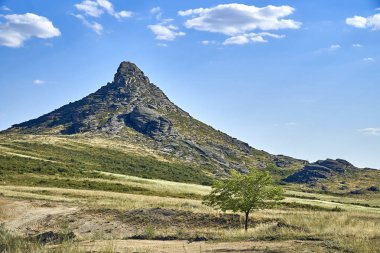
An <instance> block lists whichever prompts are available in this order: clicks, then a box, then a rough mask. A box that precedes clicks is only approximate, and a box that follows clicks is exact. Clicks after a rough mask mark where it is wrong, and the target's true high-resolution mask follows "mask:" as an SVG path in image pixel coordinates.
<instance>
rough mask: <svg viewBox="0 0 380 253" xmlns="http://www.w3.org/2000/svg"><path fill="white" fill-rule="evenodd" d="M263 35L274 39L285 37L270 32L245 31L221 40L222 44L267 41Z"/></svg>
mask: <svg viewBox="0 0 380 253" xmlns="http://www.w3.org/2000/svg"><path fill="white" fill-rule="evenodd" d="M265 37H272V38H276V39H281V38H285V35H278V34H272V33H247V34H240V35H236V36H232V37H230V38H228V39H226V40H225V41H224V42H223V45H244V44H248V43H267V42H268V41H267V40H266V39H265Z"/></svg>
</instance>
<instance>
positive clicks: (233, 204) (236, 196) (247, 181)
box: [203, 169, 284, 230]
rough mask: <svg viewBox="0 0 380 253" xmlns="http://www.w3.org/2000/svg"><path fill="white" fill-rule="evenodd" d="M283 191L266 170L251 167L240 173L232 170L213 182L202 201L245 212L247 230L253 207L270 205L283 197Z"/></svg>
mask: <svg viewBox="0 0 380 253" xmlns="http://www.w3.org/2000/svg"><path fill="white" fill-rule="evenodd" d="M283 193H284V191H283V189H282V188H280V187H278V186H274V183H273V180H272V177H271V176H270V174H269V173H268V172H264V171H260V170H256V169H252V170H251V171H250V172H249V173H248V174H247V175H242V174H239V173H237V172H235V171H232V173H231V177H230V178H227V179H224V180H222V181H216V182H215V184H214V185H213V186H212V191H211V193H210V194H209V195H207V196H206V197H205V198H204V202H203V203H204V204H206V205H208V206H211V207H214V208H216V209H220V210H222V211H228V210H231V211H233V212H243V213H245V218H246V222H245V229H246V230H247V228H248V216H249V213H250V212H251V211H252V210H254V209H260V208H270V207H272V206H273V204H274V203H275V202H276V201H278V200H281V199H283V198H284V197H283Z"/></svg>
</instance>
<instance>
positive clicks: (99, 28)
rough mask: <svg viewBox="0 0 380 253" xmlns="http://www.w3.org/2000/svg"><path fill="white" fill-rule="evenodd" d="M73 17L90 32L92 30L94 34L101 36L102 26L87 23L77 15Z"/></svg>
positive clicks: (95, 23)
mask: <svg viewBox="0 0 380 253" xmlns="http://www.w3.org/2000/svg"><path fill="white" fill-rule="evenodd" d="M74 17H76V18H77V19H79V20H80V21H82V23H83V24H84V25H85V26H87V27H88V28H90V29H91V30H93V31H94V32H96V33H97V34H98V35H101V34H102V32H103V26H102V25H101V24H99V23H97V22H90V21H88V20H87V19H86V18H85V17H83V16H82V15H80V14H77V15H74Z"/></svg>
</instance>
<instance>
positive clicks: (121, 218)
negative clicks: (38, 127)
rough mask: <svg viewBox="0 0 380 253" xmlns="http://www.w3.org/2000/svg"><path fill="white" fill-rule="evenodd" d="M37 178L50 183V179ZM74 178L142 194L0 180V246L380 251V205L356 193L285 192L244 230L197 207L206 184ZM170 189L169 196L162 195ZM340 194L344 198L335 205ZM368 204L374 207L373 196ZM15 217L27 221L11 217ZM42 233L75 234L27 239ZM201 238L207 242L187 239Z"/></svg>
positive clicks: (35, 248)
mask: <svg viewBox="0 0 380 253" xmlns="http://www.w3.org/2000/svg"><path fill="white" fill-rule="evenodd" d="M102 176H106V177H108V179H105V178H102ZM42 178H43V179H44V180H46V181H50V179H49V176H46V175H44V176H43V177H42ZM110 178H112V180H110ZM62 180H63V181H64V180H65V179H62ZM75 180H76V181H77V182H81V181H88V180H89V181H95V182H102V183H104V184H111V185H112V184H114V183H117V184H120V185H125V186H126V187H127V188H126V189H133V188H138V189H139V191H136V192H133V190H132V191H131V192H129V190H125V192H117V191H112V188H111V190H88V189H87V190H86V189H70V188H62V187H39V186H15V185H2V186H0V194H1V196H2V197H1V201H2V203H1V208H0V218H1V220H2V223H4V226H5V227H3V228H2V233H3V235H2V237H1V238H2V239H1V240H2V242H1V243H0V245H2V246H1V247H3V252H17V251H18V252H24V251H25V249H28V250H29V251H31V252H88V251H90V252H207V251H209V252H212V250H214V252H218V251H219V252H220V251H222V250H230V251H232V252H239V251H240V252H243V251H244V252H247V251H248V252H249V250H251V251H252V252H379V249H380V244H379V238H380V231H379V229H378V227H379V226H380V209H379V208H376V207H368V206H363V205H358V204H360V203H363V202H362V200H360V199H358V198H354V197H351V198H347V199H345V198H338V197H336V196H330V195H326V194H317V193H305V192H297V191H292V190H288V191H287V193H286V194H287V196H288V197H287V198H286V199H285V200H284V201H283V202H282V203H280V204H279V205H278V206H277V207H276V208H275V209H273V210H260V211H258V212H256V213H254V215H253V217H252V218H253V219H252V221H251V222H252V229H250V230H249V231H248V232H247V233H244V232H243V230H242V221H241V219H240V217H239V216H238V215H233V214H231V213H226V214H224V213H220V212H217V211H215V210H213V209H211V208H209V207H207V206H204V205H203V204H202V202H201V200H200V198H201V197H202V196H203V195H205V194H207V193H208V192H209V190H210V187H208V186H202V185H195V184H186V183H177V182H170V181H164V180H152V179H144V178H138V177H134V176H125V175H121V174H111V173H100V177H99V178H89V179H86V178H82V179H80V178H76V179H75ZM106 189H107V188H106ZM169 190H170V193H171V196H170V195H168V196H165V195H166V194H167V192H168V191H169ZM128 192H129V193H128ZM338 199H339V201H340V202H342V203H336V202H337V200H338ZM372 201H373V202H372V204H373V205H376V204H377V203H378V202H376V201H378V198H373V199H372ZM343 202H344V203H343ZM57 210H61V211H60V212H57ZM18 219H21V220H24V221H25V222H18V223H17V222H15V220H18ZM12 221H13V223H12ZM12 224H13V225H12ZM7 229H9V231H11V232H9V231H8V230H7ZM7 231H8V232H7ZM44 231H54V232H56V233H61V234H67V233H68V231H70V232H73V233H74V234H75V235H76V238H75V239H71V240H67V241H65V240H63V241H62V242H60V243H48V244H41V243H38V242H36V241H34V240H33V239H25V238H34V237H33V236H35V235H36V234H39V233H42V232H44ZM136 239H140V240H136ZM199 239H204V240H208V241H207V242H193V243H188V242H189V241H192V240H199ZM152 240H153V241H152ZM12 247H13V248H12ZM4 249H5V250H4Z"/></svg>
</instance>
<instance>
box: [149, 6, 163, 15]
mask: <svg viewBox="0 0 380 253" xmlns="http://www.w3.org/2000/svg"><path fill="white" fill-rule="evenodd" d="M160 12H161V8H160V7H159V6H157V7H153V8H152V9H150V13H152V14H156V13H160Z"/></svg>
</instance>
